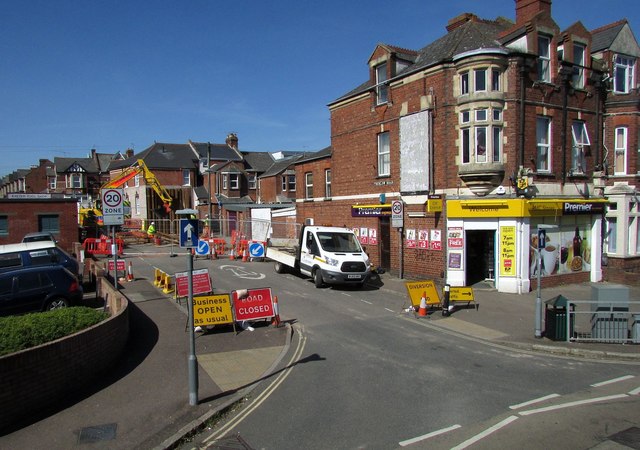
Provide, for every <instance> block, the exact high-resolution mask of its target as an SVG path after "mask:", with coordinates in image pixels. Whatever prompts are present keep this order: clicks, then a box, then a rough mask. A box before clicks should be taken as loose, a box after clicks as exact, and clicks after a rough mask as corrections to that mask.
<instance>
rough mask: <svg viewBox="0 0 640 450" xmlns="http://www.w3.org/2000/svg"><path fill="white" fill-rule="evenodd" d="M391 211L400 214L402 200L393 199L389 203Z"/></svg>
mask: <svg viewBox="0 0 640 450" xmlns="http://www.w3.org/2000/svg"><path fill="white" fill-rule="evenodd" d="M391 212H392V213H393V214H397V215H399V214H402V202H401V201H399V200H395V201H394V202H393V203H392V205H391Z"/></svg>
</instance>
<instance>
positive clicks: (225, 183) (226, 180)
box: [222, 173, 229, 189]
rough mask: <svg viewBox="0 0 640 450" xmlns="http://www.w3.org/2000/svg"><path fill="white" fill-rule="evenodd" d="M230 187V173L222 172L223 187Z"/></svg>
mask: <svg viewBox="0 0 640 450" xmlns="http://www.w3.org/2000/svg"><path fill="white" fill-rule="evenodd" d="M228 187H229V174H226V173H223V174H222V189H227V188H228Z"/></svg>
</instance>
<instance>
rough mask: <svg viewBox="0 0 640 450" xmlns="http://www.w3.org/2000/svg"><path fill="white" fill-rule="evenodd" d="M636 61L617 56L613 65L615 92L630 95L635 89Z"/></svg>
mask: <svg viewBox="0 0 640 450" xmlns="http://www.w3.org/2000/svg"><path fill="white" fill-rule="evenodd" d="M635 66H636V62H635V59H633V58H629V57H627V56H622V55H616V57H615V59H614V64H613V92H615V93H617V94H628V93H629V92H631V89H633V87H634V78H635Z"/></svg>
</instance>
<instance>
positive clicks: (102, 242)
mask: <svg viewBox="0 0 640 450" xmlns="http://www.w3.org/2000/svg"><path fill="white" fill-rule="evenodd" d="M112 243H113V240H112V239H109V238H106V237H102V238H97V239H96V238H87V239H85V240H84V242H83V243H82V249H83V250H84V253H85V255H112V254H113V252H112V248H111V247H112ZM116 245H117V252H118V255H122V253H123V252H124V241H123V240H122V239H116Z"/></svg>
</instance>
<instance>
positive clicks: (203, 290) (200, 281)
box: [176, 269, 213, 297]
mask: <svg viewBox="0 0 640 450" xmlns="http://www.w3.org/2000/svg"><path fill="white" fill-rule="evenodd" d="M192 275H193V295H197V294H208V293H209V292H211V291H212V290H213V289H212V288H211V278H209V270H207V269H199V270H194V271H193V273H192ZM176 296H178V297H187V296H189V272H179V273H176Z"/></svg>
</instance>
